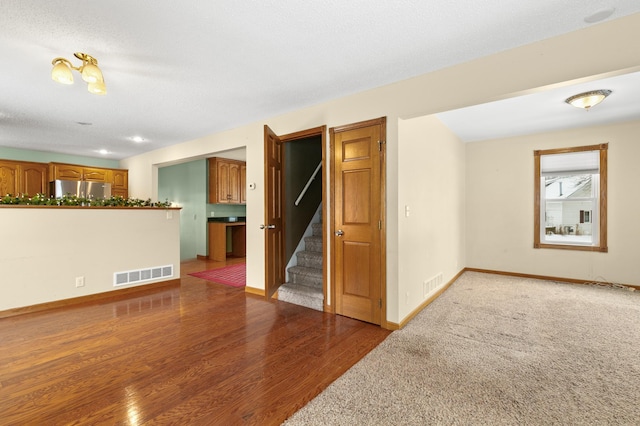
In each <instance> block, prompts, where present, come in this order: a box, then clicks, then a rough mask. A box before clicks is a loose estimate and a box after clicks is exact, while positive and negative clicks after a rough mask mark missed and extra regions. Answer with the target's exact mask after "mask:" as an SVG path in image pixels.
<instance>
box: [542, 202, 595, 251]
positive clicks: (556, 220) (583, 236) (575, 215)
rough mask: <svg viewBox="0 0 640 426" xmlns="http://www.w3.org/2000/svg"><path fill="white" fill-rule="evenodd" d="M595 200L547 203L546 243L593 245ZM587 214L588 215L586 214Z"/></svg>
mask: <svg viewBox="0 0 640 426" xmlns="http://www.w3.org/2000/svg"><path fill="white" fill-rule="evenodd" d="M595 204H596V203H595V200H593V199H589V200H560V201H547V202H546V203H545V213H544V217H545V227H544V233H545V235H544V241H545V242H548V243H577V244H580V243H582V244H593V242H594V241H593V226H592V223H591V222H590V220H589V221H585V216H588V219H590V218H591V215H592V214H593V213H592V212H593V210H594V208H595ZM585 212H586V214H585Z"/></svg>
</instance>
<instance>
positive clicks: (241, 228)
mask: <svg viewBox="0 0 640 426" xmlns="http://www.w3.org/2000/svg"><path fill="white" fill-rule="evenodd" d="M246 228H247V227H246V224H245V223H244V222H209V259H211V260H215V261H218V262H224V261H225V260H227V257H228V256H233V257H244V256H246V254H247V230H246ZM227 230H229V231H230V232H231V250H230V251H228V252H227Z"/></svg>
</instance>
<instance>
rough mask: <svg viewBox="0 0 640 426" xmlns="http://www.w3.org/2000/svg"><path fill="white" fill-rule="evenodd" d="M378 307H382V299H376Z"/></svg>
mask: <svg viewBox="0 0 640 426" xmlns="http://www.w3.org/2000/svg"><path fill="white" fill-rule="evenodd" d="M378 308H381V309H382V299H378Z"/></svg>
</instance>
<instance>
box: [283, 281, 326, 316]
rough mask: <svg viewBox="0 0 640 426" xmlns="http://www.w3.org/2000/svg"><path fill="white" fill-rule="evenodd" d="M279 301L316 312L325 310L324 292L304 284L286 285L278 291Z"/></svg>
mask: <svg viewBox="0 0 640 426" xmlns="http://www.w3.org/2000/svg"><path fill="white" fill-rule="evenodd" d="M278 300H281V301H283V302H288V303H293V304H296V305H300V306H304V307H307V308H310V309H315V310H316V311H321V312H322V311H323V310H324V306H323V304H324V296H323V294H322V291H318V289H316V288H313V287H308V286H306V285H303V284H295V283H286V284H282V285H281V286H280V288H279V289H278Z"/></svg>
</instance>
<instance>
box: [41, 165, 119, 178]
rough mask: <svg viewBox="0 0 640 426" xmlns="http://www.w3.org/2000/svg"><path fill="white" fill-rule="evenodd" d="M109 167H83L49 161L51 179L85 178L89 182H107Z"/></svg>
mask: <svg viewBox="0 0 640 426" xmlns="http://www.w3.org/2000/svg"><path fill="white" fill-rule="evenodd" d="M109 171H110V169H103V168H100V167H85V166H80V165H77V164H62V163H49V173H50V175H51V180H58V179H61V180H85V181H90V182H109V178H108V175H109Z"/></svg>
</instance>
